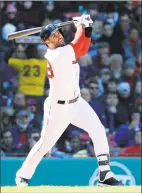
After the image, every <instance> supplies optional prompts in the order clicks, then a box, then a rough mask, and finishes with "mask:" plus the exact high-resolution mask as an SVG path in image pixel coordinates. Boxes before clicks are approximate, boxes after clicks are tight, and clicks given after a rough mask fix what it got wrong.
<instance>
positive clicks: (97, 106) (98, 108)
mask: <svg viewBox="0 0 142 193" xmlns="http://www.w3.org/2000/svg"><path fill="white" fill-rule="evenodd" d="M93 84H94V87H93ZM91 86H92V88H90V90H91V89H92V90H93V89H94V88H95V86H96V87H98V85H97V84H96V85H95V83H91V84H90V87H91ZM91 92H92V91H91ZM91 92H89V89H87V88H82V89H81V96H82V98H84V99H85V100H86V102H88V103H89V104H90V106H91V107H92V108H93V110H94V111H95V112H96V114H97V115H98V117H99V119H100V121H101V122H102V124H103V125H105V124H106V117H105V113H104V108H103V105H102V104H101V103H100V102H99V100H97V99H92V98H91ZM94 92H96V91H94ZM94 92H93V94H94Z"/></svg>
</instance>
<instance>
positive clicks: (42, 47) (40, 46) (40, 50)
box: [37, 44, 47, 59]
mask: <svg viewBox="0 0 142 193" xmlns="http://www.w3.org/2000/svg"><path fill="white" fill-rule="evenodd" d="M46 51H47V46H46V45H44V44H38V45H37V55H38V57H39V58H40V59H44V55H45V54H46Z"/></svg>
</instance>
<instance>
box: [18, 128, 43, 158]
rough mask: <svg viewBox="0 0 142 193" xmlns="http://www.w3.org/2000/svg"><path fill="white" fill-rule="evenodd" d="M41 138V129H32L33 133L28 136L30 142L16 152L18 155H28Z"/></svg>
mask: <svg viewBox="0 0 142 193" xmlns="http://www.w3.org/2000/svg"><path fill="white" fill-rule="evenodd" d="M39 138H40V133H39V130H36V129H34V130H32V132H31V134H30V135H29V137H28V142H27V143H26V144H24V145H22V146H21V147H20V148H19V149H18V151H17V152H16V154H17V156H18V157H26V156H27V154H28V153H29V151H30V150H31V149H32V147H33V146H34V145H35V144H36V143H37V141H38V140H39Z"/></svg>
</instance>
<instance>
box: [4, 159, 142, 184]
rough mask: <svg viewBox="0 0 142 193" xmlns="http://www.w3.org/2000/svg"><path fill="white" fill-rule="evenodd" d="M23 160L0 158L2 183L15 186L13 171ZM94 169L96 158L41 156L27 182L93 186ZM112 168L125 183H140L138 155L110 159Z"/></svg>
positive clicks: (94, 181)
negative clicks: (47, 157)
mask: <svg viewBox="0 0 142 193" xmlns="http://www.w3.org/2000/svg"><path fill="white" fill-rule="evenodd" d="M23 161H24V159H23V158H2V159H1V185H2V186H9V185H15V182H14V180H15V173H16V171H17V170H18V168H19V167H20V166H21V164H22V163H23ZM96 168H97V162H96V159H95V158H89V159H88V158H85V159H76V158H75V159H46V158H44V159H43V160H42V161H41V162H40V164H39V166H38V168H37V170H36V172H35V174H34V176H33V178H32V179H31V180H30V185H63V186H66V185H71V186H74V185H80V186H88V185H95V184H96V174H95V173H96V172H97V171H96V172H95V170H96ZM111 168H112V171H113V172H114V173H115V174H116V177H117V178H118V179H119V180H123V183H124V184H126V185H135V184H137V185H140V184H141V174H140V171H141V158H111ZM93 174H94V175H93Z"/></svg>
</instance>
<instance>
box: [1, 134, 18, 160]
mask: <svg viewBox="0 0 142 193" xmlns="http://www.w3.org/2000/svg"><path fill="white" fill-rule="evenodd" d="M1 135H2V136H1V150H2V151H3V152H4V154H5V156H6V157H11V156H15V152H16V151H17V148H18V147H17V146H16V145H15V144H14V143H13V136H12V134H11V131H9V130H4V131H3V132H2V134H1Z"/></svg>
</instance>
